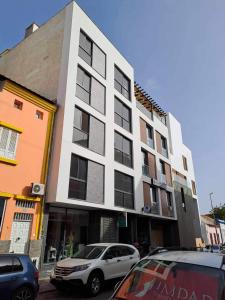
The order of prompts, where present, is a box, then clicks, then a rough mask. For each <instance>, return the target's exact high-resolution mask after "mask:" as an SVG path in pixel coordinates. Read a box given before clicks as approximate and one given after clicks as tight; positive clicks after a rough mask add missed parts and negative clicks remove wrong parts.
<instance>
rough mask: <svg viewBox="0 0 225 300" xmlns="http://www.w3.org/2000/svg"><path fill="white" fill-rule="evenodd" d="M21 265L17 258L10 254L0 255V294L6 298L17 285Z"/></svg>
mask: <svg viewBox="0 0 225 300" xmlns="http://www.w3.org/2000/svg"><path fill="white" fill-rule="evenodd" d="M22 269H23V267H22V265H21V263H20V261H19V260H18V258H16V257H14V256H10V255H3V256H0V295H1V297H2V299H7V298H8V297H9V296H11V294H12V293H13V291H14V290H15V289H16V288H17V287H18V284H19V281H20V276H21V271H22Z"/></svg>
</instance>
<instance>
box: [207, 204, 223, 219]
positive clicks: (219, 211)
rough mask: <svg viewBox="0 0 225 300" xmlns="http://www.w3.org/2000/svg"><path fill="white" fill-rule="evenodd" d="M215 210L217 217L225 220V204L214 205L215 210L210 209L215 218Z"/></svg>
mask: <svg viewBox="0 0 225 300" xmlns="http://www.w3.org/2000/svg"><path fill="white" fill-rule="evenodd" d="M213 212H214V214H215V217H216V218H217V219H221V220H225V204H223V205H221V206H216V207H214V209H213V210H211V211H210V214H211V216H212V218H213Z"/></svg>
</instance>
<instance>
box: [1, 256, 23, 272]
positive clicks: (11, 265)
mask: <svg viewBox="0 0 225 300" xmlns="http://www.w3.org/2000/svg"><path fill="white" fill-rule="evenodd" d="M20 271H23V266H22V264H21V262H20V260H19V259H18V258H16V257H12V256H11V257H10V256H0V275H3V274H8V273H14V272H20Z"/></svg>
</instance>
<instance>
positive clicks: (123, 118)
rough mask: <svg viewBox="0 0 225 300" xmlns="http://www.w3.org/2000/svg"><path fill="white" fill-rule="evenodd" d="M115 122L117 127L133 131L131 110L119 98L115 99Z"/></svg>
mask: <svg viewBox="0 0 225 300" xmlns="http://www.w3.org/2000/svg"><path fill="white" fill-rule="evenodd" d="M114 120H115V123H116V124H117V125H119V126H121V127H123V128H124V129H126V130H127V131H131V110H130V109H129V108H128V107H127V106H126V105H125V104H123V103H122V102H121V101H119V100H118V99H117V98H115V113H114Z"/></svg>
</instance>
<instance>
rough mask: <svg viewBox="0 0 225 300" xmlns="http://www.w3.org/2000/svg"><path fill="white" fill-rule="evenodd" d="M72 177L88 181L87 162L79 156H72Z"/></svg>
mask: <svg viewBox="0 0 225 300" xmlns="http://www.w3.org/2000/svg"><path fill="white" fill-rule="evenodd" d="M70 177H73V178H77V179H80V180H85V181H86V180H87V160H86V159H83V158H81V157H79V156H76V155H72V157H71V166H70Z"/></svg>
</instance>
